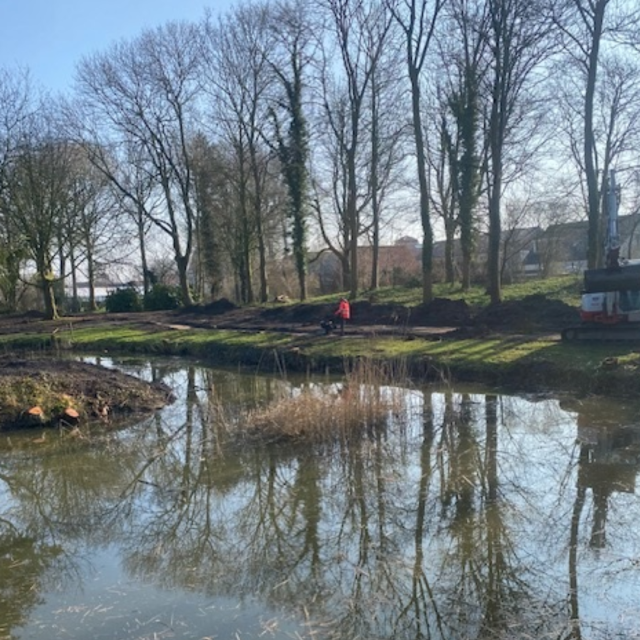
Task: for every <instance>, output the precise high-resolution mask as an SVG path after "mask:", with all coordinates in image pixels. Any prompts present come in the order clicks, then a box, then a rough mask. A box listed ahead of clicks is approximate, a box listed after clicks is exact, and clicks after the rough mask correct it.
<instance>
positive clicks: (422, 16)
mask: <svg viewBox="0 0 640 640" xmlns="http://www.w3.org/2000/svg"><path fill="white" fill-rule="evenodd" d="M388 2H389V6H390V8H391V11H392V13H393V16H394V18H395V20H396V22H397V23H398V25H399V26H400V28H401V30H402V32H403V34H404V39H405V49H406V65H407V73H408V75H409V83H410V86H411V114H412V120H413V136H414V141H415V150H416V169H417V172H418V186H419V189H420V221H421V224H422V236H423V238H422V301H423V302H429V301H430V300H431V298H432V297H433V273H432V270H433V267H432V262H433V228H432V225H431V216H430V212H429V187H428V183H427V160H426V156H425V145H424V131H423V114H422V104H421V98H422V86H421V83H422V82H423V79H422V74H423V72H424V68H425V63H426V60H427V53H428V51H429V47H430V46H431V43H432V40H433V36H434V32H435V27H436V23H437V20H438V17H439V14H440V11H441V10H442V7H443V6H444V2H445V0H388Z"/></svg>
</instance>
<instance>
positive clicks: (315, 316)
mask: <svg viewBox="0 0 640 640" xmlns="http://www.w3.org/2000/svg"><path fill="white" fill-rule="evenodd" d="M334 309H335V305H332V304H306V303H300V304H293V305H286V306H282V307H272V308H270V309H264V310H263V311H262V313H261V314H260V319H261V320H264V321H265V322H282V323H298V324H312V323H320V321H321V320H323V319H324V318H326V317H327V316H329V315H331V314H332V313H333V311H334Z"/></svg>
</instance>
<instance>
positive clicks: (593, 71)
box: [584, 0, 608, 269]
mask: <svg viewBox="0 0 640 640" xmlns="http://www.w3.org/2000/svg"><path fill="white" fill-rule="evenodd" d="M607 2H608V0H598V1H597V2H596V3H595V6H594V15H593V35H592V43H593V44H592V47H591V51H590V52H589V63H588V67H587V86H586V88H585V97H584V169H585V174H586V180H587V199H588V203H587V204H588V219H589V232H588V245H587V266H588V268H589V269H595V268H596V267H598V266H599V265H600V264H601V262H602V243H601V241H600V240H601V238H602V234H601V231H600V191H599V189H598V175H597V169H596V161H595V154H596V149H595V136H594V132H593V101H594V96H595V90H596V78H597V71H598V53H599V51H600V38H601V36H602V25H603V22H604V12H605V7H606V4H607Z"/></svg>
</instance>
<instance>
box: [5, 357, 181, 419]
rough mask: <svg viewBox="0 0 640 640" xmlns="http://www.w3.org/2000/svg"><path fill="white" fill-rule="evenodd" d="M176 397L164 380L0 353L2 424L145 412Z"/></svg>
mask: <svg viewBox="0 0 640 640" xmlns="http://www.w3.org/2000/svg"><path fill="white" fill-rule="evenodd" d="M171 401H172V394H171V390H170V389H169V388H168V387H166V386H165V385H160V384H150V383H147V382H144V381H142V380H139V379H138V378H135V377H133V376H129V375H127V374H125V373H121V372H119V371H114V370H112V369H107V368H106V367H102V366H99V365H93V364H89V363H85V362H77V361H74V360H63V359H53V358H51V359H50V358H38V359H29V358H21V357H16V356H11V355H7V356H3V357H2V358H0V430H5V431H6V430H9V429H15V428H21V427H29V426H48V425H55V424H59V423H61V422H66V423H67V424H74V423H78V422H79V423H82V422H86V421H88V420H96V419H99V420H103V421H105V422H108V421H109V420H111V419H112V418H116V417H118V416H123V415H129V414H146V413H149V412H152V411H155V410H157V409H160V408H161V407H163V406H164V405H165V404H167V403H168V402H171Z"/></svg>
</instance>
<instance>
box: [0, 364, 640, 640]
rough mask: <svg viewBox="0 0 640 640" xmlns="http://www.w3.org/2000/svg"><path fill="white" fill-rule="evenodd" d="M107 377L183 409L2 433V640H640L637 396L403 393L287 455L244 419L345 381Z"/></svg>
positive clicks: (149, 369)
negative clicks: (131, 381)
mask: <svg viewBox="0 0 640 640" xmlns="http://www.w3.org/2000/svg"><path fill="white" fill-rule="evenodd" d="M102 363H103V364H105V362H104V360H103V361H102ZM106 364H107V365H109V366H116V367H118V368H120V369H123V370H124V371H127V372H129V373H134V374H136V375H139V376H141V377H146V378H148V379H160V380H164V381H165V382H166V383H168V384H169V385H170V386H171V387H172V388H173V389H174V390H175V392H176V396H177V398H178V399H177V401H176V402H175V403H174V404H172V405H171V406H169V407H167V408H166V409H164V410H163V411H161V412H159V413H158V414H156V415H154V416H151V417H149V418H147V419H145V420H142V421H140V422H138V423H136V424H130V425H119V426H118V427H117V428H116V427H115V426H114V427H110V428H105V427H100V429H99V430H94V431H93V432H92V433H91V434H87V433H86V432H83V431H80V432H78V431H77V430H71V431H63V432H58V431H53V430H52V431H49V432H47V434H46V436H45V437H44V438H43V437H42V434H41V433H37V434H34V433H33V432H30V433H26V434H25V433H11V434H5V435H2V436H1V438H0V585H1V587H0V594H1V598H0V638H1V639H3V640H4V639H9V638H10V639H12V640H13V639H16V640H17V639H21V640H27V639H28V640H40V639H42V640H44V639H46V640H52V639H55V638H64V639H72V640H86V639H93V640H106V639H111V640H134V639H135V640H141V639H154V640H159V639H164V638H180V639H190V640H191V639H196V640H205V639H211V638H221V639H226V638H233V639H239V640H247V639H253V638H282V639H284V638H287V639H289V638H294V639H302V638H304V639H307V638H308V639H311V638H313V639H314V640H324V639H335V640H355V639H356V638H362V639H367V640H374V639H389V640H390V639H405V638H406V639H409V638H410V639H417V638H425V639H426V638H428V639H442V640H465V639H467V638H469V639H471V638H474V639H475V638H491V639H501V638H505V639H509V640H513V639H520V638H522V639H525V638H527V639H530V638H537V639H539V638H554V639H558V638H576V639H579V638H585V640H586V639H587V638H588V639H589V640H594V639H595V640H599V639H603V640H604V639H605V638H606V639H608V640H610V639H612V638H625V639H629V638H640V605H639V604H638V593H640V526H639V523H640V501H639V500H638V497H637V494H636V478H637V475H638V471H639V469H640V424H639V422H638V421H639V418H638V416H639V415H640V414H639V413H638V409H639V408H640V405H638V404H637V403H635V404H634V403H629V402H627V403H622V402H621V401H615V400H602V399H585V400H577V399H564V400H558V399H553V398H547V399H539V398H527V397H516V396H509V395H501V394H498V393H496V392H495V391H491V390H487V389H481V388H470V387H457V386H452V387H450V386H445V385H441V386H433V385H428V386H427V385H425V386H419V385H416V384H412V385H406V386H402V387H401V386H397V385H394V386H393V387H390V386H388V387H385V388H383V389H380V390H379V393H382V394H393V395H394V398H395V404H394V408H393V410H392V411H389V412H388V415H387V417H386V419H385V421H384V424H378V425H377V426H376V428H375V429H370V430H368V431H364V432H363V435H362V437H360V438H352V439H350V440H348V441H342V440H340V439H335V440H333V441H330V442H328V443H327V442H325V443H322V444H318V445H305V446H299V445H298V446H284V445H282V444H280V445H278V446H275V445H267V444H264V443H262V444H260V443H255V442H251V441H242V439H238V438H237V437H233V433H234V430H235V429H237V428H238V425H241V424H242V422H243V420H246V416H247V414H248V412H249V411H252V410H255V409H256V408H257V407H261V406H265V405H268V404H269V403H270V402H274V401H275V400H276V399H278V398H281V397H283V396H291V397H293V396H294V395H295V394H297V393H300V390H301V389H302V388H303V387H307V388H308V387H309V386H310V385H311V386H313V388H314V389H316V390H320V392H322V393H335V392H336V389H338V390H340V382H339V381H335V380H330V379H326V378H322V377H319V378H316V379H308V378H305V379H302V378H299V379H298V378H293V377H291V376H287V377H285V376H284V375H275V376H267V375H256V374H248V373H241V372H236V371H229V370H220V369H213V368H208V367H205V366H201V365H196V364H190V363H184V362H180V361H155V362H135V361H108V362H107V363H106Z"/></svg>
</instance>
